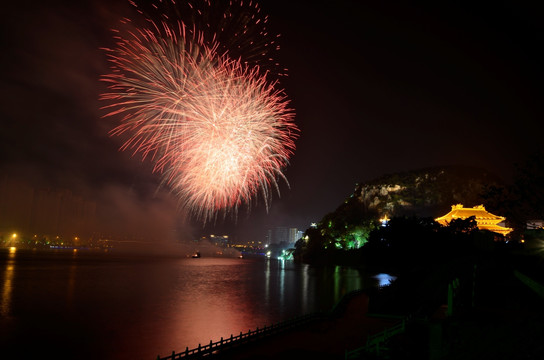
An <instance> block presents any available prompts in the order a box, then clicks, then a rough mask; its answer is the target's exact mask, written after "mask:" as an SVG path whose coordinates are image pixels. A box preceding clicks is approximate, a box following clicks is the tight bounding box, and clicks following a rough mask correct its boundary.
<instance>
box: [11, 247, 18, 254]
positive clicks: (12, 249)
mask: <svg viewBox="0 0 544 360" xmlns="http://www.w3.org/2000/svg"><path fill="white" fill-rule="evenodd" d="M16 250H17V248H16V247H15V246H12V247H10V248H9V252H10V253H14V252H15V251H16Z"/></svg>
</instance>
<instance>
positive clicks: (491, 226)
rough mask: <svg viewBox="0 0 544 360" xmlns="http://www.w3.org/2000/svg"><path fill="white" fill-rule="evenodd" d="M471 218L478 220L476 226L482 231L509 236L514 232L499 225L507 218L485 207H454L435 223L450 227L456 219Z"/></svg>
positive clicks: (458, 205) (460, 205)
mask: <svg viewBox="0 0 544 360" xmlns="http://www.w3.org/2000/svg"><path fill="white" fill-rule="evenodd" d="M471 216H474V218H475V219H476V224H477V226H478V229H480V230H489V231H493V232H495V233H498V234H501V235H507V234H509V233H510V232H511V231H512V228H509V227H504V226H501V225H499V223H500V222H502V221H504V220H505V219H506V218H505V217H503V216H497V215H493V214H491V213H490V212H488V211H487V210H486V209H485V207H484V206H483V205H478V206H475V207H472V208H466V207H463V205H462V204H457V205H452V207H451V211H450V212H449V213H447V214H446V215H444V216H441V217H439V218H436V219H435V221H436V222H438V223H440V224H442V225H448V223H450V222H451V221H452V220H454V219H463V220H464V219H467V218H469V217H471Z"/></svg>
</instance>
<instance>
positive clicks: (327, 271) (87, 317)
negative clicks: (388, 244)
mask: <svg viewBox="0 0 544 360" xmlns="http://www.w3.org/2000/svg"><path fill="white" fill-rule="evenodd" d="M0 255H1V256H2V258H0V264H1V265H0V277H1V278H2V280H3V283H2V285H0V286H1V290H2V294H1V295H0V296H1V298H0V301H1V303H0V314H1V317H2V318H3V319H5V318H6V317H7V316H8V315H9V316H11V318H10V323H8V322H1V321H0V333H2V331H4V333H8V329H9V331H11V329H13V328H17V329H20V330H18V332H17V333H14V332H11V334H13V338H12V339H10V342H8V343H7V344H3V343H2V339H0V347H2V346H8V345H9V346H11V348H13V349H16V348H17V349H18V348H20V347H21V346H24V345H23V344H25V341H27V338H28V336H29V334H34V333H40V334H42V338H40V341H41V345H42V346H41V347H40V346H36V347H35V348H36V349H38V348H40V349H43V348H44V347H45V346H46V345H47V346H51V345H50V344H56V341H57V340H58V339H59V338H63V339H65V340H66V341H65V342H64V343H71V344H73V346H72V349H71V350H72V351H74V353H73V354H72V355H74V356H73V357H72V358H78V359H80V360H86V359H89V360H90V359H103V360H113V359H119V358H131V357H132V358H149V359H151V358H156V356H157V355H158V354H161V355H162V354H168V353H170V352H171V351H172V350H176V351H178V352H179V351H183V350H184V349H185V347H186V346H187V347H189V348H194V347H197V346H198V344H199V343H200V344H205V343H209V341H210V340H213V341H218V340H220V338H221V337H229V336H230V334H233V335H237V334H239V333H240V332H241V331H243V332H247V331H248V330H249V329H251V330H254V329H256V328H257V327H259V328H261V327H262V326H264V325H271V324H273V323H277V322H279V321H283V320H286V319H289V318H292V317H295V316H299V315H302V314H308V313H312V312H317V311H329V310H331V308H332V307H333V306H334V305H335V304H336V303H337V302H338V301H339V300H340V299H341V298H342V296H343V295H345V294H346V293H349V292H350V291H352V290H356V289H361V288H365V287H371V286H376V284H378V283H379V284H382V285H383V284H385V281H387V280H388V279H390V278H391V277H386V276H385V275H383V274H380V275H378V276H376V278H372V277H371V276H367V275H364V274H362V273H360V272H359V271H358V270H356V269H353V268H348V267H342V266H329V267H314V266H310V265H307V264H297V263H294V262H293V261H279V260H275V259H269V260H265V259H262V260H255V259H238V258H236V259H234V258H233V259H229V258H200V259H190V258H189V259H185V258H184V259H179V258H172V259H170V258H169V259H164V258H160V259H152V258H151V259H150V258H134V257H126V258H125V257H121V256H114V255H112V254H108V255H104V254H89V253H84V252H79V253H68V252H55V253H52V252H47V253H40V254H38V253H33V252H23V251H20V250H19V251H18V252H17V255H16V254H15V252H13V253H9V254H8V252H7V251H4V252H3V253H1V254H0ZM379 279H382V280H379ZM127 324H130V326H127ZM2 326H4V328H2ZM81 334H84V336H82V335H81ZM135 339H137V340H135ZM11 340H13V341H11ZM4 341H6V339H4ZM91 341H92V344H93V346H92V347H90V346H89V342H91ZM60 346H61V345H60V344H59V347H60ZM81 349H85V356H83V355H82V354H81V351H79V350H81ZM69 350H70V349H66V348H63V351H69Z"/></svg>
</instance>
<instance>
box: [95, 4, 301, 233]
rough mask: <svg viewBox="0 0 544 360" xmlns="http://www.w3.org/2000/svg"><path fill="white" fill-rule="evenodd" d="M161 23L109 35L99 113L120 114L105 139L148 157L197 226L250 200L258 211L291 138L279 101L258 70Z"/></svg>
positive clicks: (284, 105)
mask: <svg viewBox="0 0 544 360" xmlns="http://www.w3.org/2000/svg"><path fill="white" fill-rule="evenodd" d="M255 8H257V7H255ZM168 20H170V22H169V21H166V20H165V17H164V16H163V18H162V19H161V20H160V21H158V22H154V21H151V20H149V19H148V23H149V24H150V26H147V27H143V28H142V27H136V28H135V29H133V30H131V31H128V32H127V34H126V35H120V33H118V34H119V35H118V36H117V41H118V42H117V47H116V48H115V49H107V51H108V57H109V60H110V62H111V64H112V72H111V73H110V74H108V75H105V76H103V77H102V80H103V81H106V82H108V83H109V89H110V91H109V92H107V93H105V94H103V95H102V97H101V99H102V100H107V101H110V104H109V105H106V106H105V107H104V108H105V109H107V110H108V113H107V115H106V116H113V115H119V116H122V120H121V123H120V125H118V126H117V127H116V128H114V129H113V130H112V132H111V133H112V135H122V134H127V135H128V140H127V141H126V142H125V143H124V144H123V146H122V150H127V149H130V150H132V151H133V152H134V154H138V153H139V154H141V155H142V157H143V159H146V158H147V159H150V160H151V161H152V162H153V164H154V171H156V172H159V173H160V174H161V176H162V181H163V182H164V183H166V184H168V186H169V187H170V188H171V190H172V191H173V193H175V194H176V195H177V196H178V198H179V199H180V202H181V205H182V206H183V207H185V208H187V209H188V210H189V211H190V212H191V213H193V214H194V215H196V216H197V218H200V219H202V220H203V221H204V222H206V221H208V220H211V219H212V218H215V217H216V216H217V214H218V213H219V212H224V213H225V214H226V213H227V212H231V211H232V212H233V213H234V214H236V213H237V211H238V209H239V207H240V206H241V205H243V204H250V203H251V200H252V199H254V198H255V197H257V196H258V193H260V194H261V195H262V197H263V199H264V200H265V204H266V205H267V207H268V203H269V200H270V198H271V194H272V190H277V192H278V193H279V187H278V182H277V181H278V180H279V179H284V180H285V181H286V182H287V180H286V179H285V177H284V175H283V173H282V170H283V169H284V168H285V167H286V166H287V165H288V160H289V157H290V156H291V155H292V154H293V151H294V149H295V145H294V140H295V139H296V137H297V135H298V129H297V127H296V125H295V124H294V122H293V118H294V114H293V111H292V110H291V109H290V108H289V107H288V103H289V102H288V100H287V98H286V96H285V95H284V93H283V91H282V90H279V89H277V82H274V81H269V80H268V77H269V76H270V74H269V72H268V70H267V71H265V72H264V73H263V72H262V71H261V69H260V67H259V66H257V65H249V64H248V62H247V61H245V59H244V58H243V57H241V56H240V57H238V58H236V59H233V58H231V57H230V56H229V54H228V52H227V51H225V50H222V48H223V46H224V45H223V44H221V43H219V42H218V41H217V38H218V37H217V36H216V35H213V36H212V39H207V38H206V37H205V36H204V35H205V32H199V31H198V30H197V29H196V28H195V27H194V26H193V30H191V31H189V30H188V29H190V28H191V27H190V26H188V25H187V24H185V23H184V22H182V21H177V22H173V23H172V22H171V19H168ZM245 21H246V22H247V19H245ZM255 21H256V22H258V21H259V20H255ZM128 22H129V21H127V23H128ZM244 26H246V27H247V24H245V25H244ZM236 40H237V41H238V42H239V41H240V39H236Z"/></svg>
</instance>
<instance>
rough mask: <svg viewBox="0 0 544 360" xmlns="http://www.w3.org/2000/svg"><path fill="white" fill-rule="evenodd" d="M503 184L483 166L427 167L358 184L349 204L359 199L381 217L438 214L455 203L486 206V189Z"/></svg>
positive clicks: (365, 209)
mask: <svg viewBox="0 0 544 360" xmlns="http://www.w3.org/2000/svg"><path fill="white" fill-rule="evenodd" d="M500 183H501V181H500V179H499V178H498V177H496V176H494V175H493V174H491V173H489V172H487V171H485V170H482V169H477V168H467V167H440V168H427V169H421V170H415V171H409V172H404V173H397V174H391V175H386V176H382V177H380V178H377V179H375V180H373V181H370V182H367V183H364V184H357V185H356V188H355V191H354V193H353V195H351V197H350V198H349V199H348V200H347V201H346V203H348V202H353V201H356V202H358V203H359V204H358V205H359V206H361V205H362V207H363V209H364V212H365V213H375V214H376V213H377V214H378V215H380V216H382V215H388V216H389V217H391V216H398V215H417V216H421V217H426V216H432V217H436V216H440V215H443V214H445V213H447V212H448V211H449V210H450V209H451V205H454V204H459V203H461V204H463V205H466V206H474V205H480V204H484V205H485V201H484V199H483V198H482V194H483V193H484V191H485V188H486V187H487V186H491V185H499V184H500ZM352 205H354V204H352Z"/></svg>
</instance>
